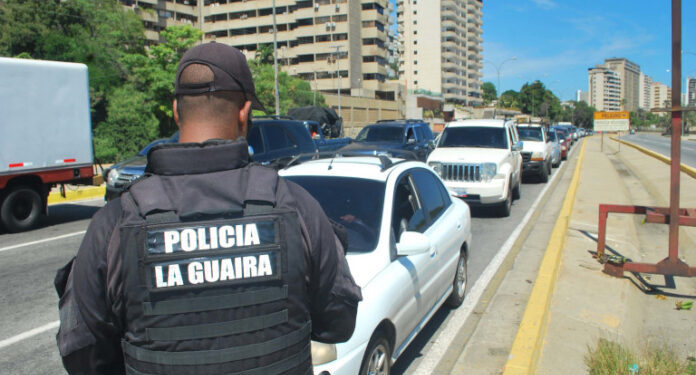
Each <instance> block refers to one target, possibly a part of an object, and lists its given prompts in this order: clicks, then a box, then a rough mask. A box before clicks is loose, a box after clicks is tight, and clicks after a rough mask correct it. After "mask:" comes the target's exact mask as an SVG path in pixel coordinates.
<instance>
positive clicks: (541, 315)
mask: <svg viewBox="0 0 696 375" xmlns="http://www.w3.org/2000/svg"><path fill="white" fill-rule="evenodd" d="M585 145H586V143H585V142H583V145H582V148H581V149H580V155H579V156H578V161H577V164H576V166H575V171H574V173H573V178H572V180H571V182H570V186H569V188H568V193H567V194H566V198H565V200H564V202H563V206H562V207H561V211H560V213H559V215H558V219H557V220H556V224H555V225H554V228H553V231H552V232H551V238H550V239H549V243H548V245H547V247H546V251H545V254H544V258H543V259H542V262H541V266H540V267H539V272H538V274H537V278H536V281H535V282H534V288H533V289H532V293H531V295H530V297H529V301H528V302H527V307H526V308H525V311H524V315H523V317H522V321H521V323H520V328H519V329H518V331H517V335H516V336H515V341H514V342H513V345H512V349H511V350H510V356H509V359H508V361H507V363H506V364H505V368H504V370H503V375H516V374H534V373H535V372H536V365H537V361H538V359H539V355H540V353H541V348H542V342H543V339H544V334H545V332H546V323H547V320H548V311H549V304H550V301H551V295H552V294H553V290H554V287H555V282H556V278H557V277H558V268H559V267H558V266H559V263H560V259H561V252H562V250H563V246H564V243H565V237H566V232H567V230H568V223H569V220H570V215H571V213H572V211H573V204H574V202H575V195H576V193H577V190H578V184H579V182H580V168H581V167H582V160H583V156H584V155H585Z"/></svg>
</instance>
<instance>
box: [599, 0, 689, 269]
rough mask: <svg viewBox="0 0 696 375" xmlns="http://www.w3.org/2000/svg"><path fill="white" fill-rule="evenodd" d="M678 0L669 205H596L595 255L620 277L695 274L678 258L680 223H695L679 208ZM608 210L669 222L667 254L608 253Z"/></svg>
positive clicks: (677, 3)
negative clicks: (632, 257) (630, 257)
mask: <svg viewBox="0 0 696 375" xmlns="http://www.w3.org/2000/svg"><path fill="white" fill-rule="evenodd" d="M681 5H682V4H681V0H672V108H671V109H668V111H669V112H671V114H672V140H671V147H672V150H671V164H670V199H669V207H645V206H624V205H611V204H600V205H599V223H598V226H599V230H598V236H597V259H598V260H599V261H600V262H601V263H604V272H605V273H607V274H609V275H612V276H616V277H623V273H624V272H625V271H629V272H642V273H652V274H661V275H672V276H685V277H696V267H690V266H689V265H688V264H686V263H685V262H684V261H682V260H681V259H679V226H680V225H684V226H693V227H696V209H681V208H679V187H680V172H681V170H680V166H681V130H682V126H681V125H682V110H683V109H682V108H681V70H682V64H681V53H682V50H681V47H682V36H681V34H682V27H681V26H682V11H681ZM610 212H615V213H624V214H638V215H645V220H646V222H648V223H661V224H668V225H669V255H668V257H667V258H665V259H663V260H662V261H660V262H659V263H657V264H649V263H633V262H630V261H627V260H626V259H625V258H622V257H607V256H606V254H605V253H604V248H605V244H606V242H605V241H606V229H607V217H608V215H609V213H610Z"/></svg>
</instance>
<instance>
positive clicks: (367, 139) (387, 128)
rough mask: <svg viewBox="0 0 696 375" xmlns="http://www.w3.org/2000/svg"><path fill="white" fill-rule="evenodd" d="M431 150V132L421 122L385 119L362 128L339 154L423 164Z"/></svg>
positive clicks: (425, 124)
mask: <svg viewBox="0 0 696 375" xmlns="http://www.w3.org/2000/svg"><path fill="white" fill-rule="evenodd" d="M433 148H435V145H434V141H433V132H432V131H431V130H430V126H428V123H426V122H424V121H422V120H389V121H379V122H378V123H376V124H372V125H367V126H365V127H364V128H363V129H362V130H361V131H360V133H358V135H357V137H355V140H354V142H353V143H351V144H350V145H348V146H345V147H343V148H341V149H340V150H339V152H345V153H348V152H350V153H355V154H374V155H378V154H384V155H387V156H393V157H398V158H404V159H417V160H420V161H423V162H425V160H426V159H427V158H428V155H429V154H430V152H431V151H432V150H433Z"/></svg>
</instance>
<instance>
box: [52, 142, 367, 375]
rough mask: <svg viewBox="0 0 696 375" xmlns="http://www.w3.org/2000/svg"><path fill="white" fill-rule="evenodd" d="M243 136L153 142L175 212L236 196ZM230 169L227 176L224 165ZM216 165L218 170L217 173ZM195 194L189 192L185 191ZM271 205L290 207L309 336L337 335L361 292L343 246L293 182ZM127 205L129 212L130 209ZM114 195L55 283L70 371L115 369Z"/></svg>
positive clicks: (117, 209) (155, 165)
mask: <svg viewBox="0 0 696 375" xmlns="http://www.w3.org/2000/svg"><path fill="white" fill-rule="evenodd" d="M248 160H249V154H248V146H247V143H246V142H244V141H238V142H229V141H209V142H206V143H203V144H193V143H192V144H176V145H167V146H164V147H157V148H155V149H153V150H152V151H150V154H149V155H148V167H147V171H148V172H149V173H153V174H157V175H160V176H162V178H163V181H165V182H166V183H165V184H164V186H165V188H166V189H165V190H166V194H167V195H168V196H169V197H170V199H171V200H172V202H173V203H174V204H175V205H176V206H177V207H176V208H177V212H179V214H181V213H186V212H205V211H206V210H214V209H219V208H220V207H221V205H225V204H229V202H230V201H235V202H243V197H244V193H245V192H246V186H242V185H243V184H244V183H245V181H246V179H245V178H244V177H245V176H243V175H242V174H243V173H246V172H247V171H248V170H247V168H245V167H246V166H247V164H248ZM230 170H233V171H234V172H235V173H233V174H232V176H237V175H238V176H239V178H230V173H229V171H230ZM216 172H220V173H219V174H218V173H216ZM191 197H197V199H190V198H191ZM276 207H278V208H290V209H295V210H297V212H298V214H299V217H300V222H301V223H300V224H301V227H302V237H303V240H304V243H305V257H306V262H307V269H308V270H310V271H311V272H310V274H308V275H306V282H307V284H308V290H309V292H310V295H311V306H309V310H310V312H311V318H312V338H313V339H314V340H317V341H322V342H328V343H332V342H342V341H346V340H348V339H349V338H350V336H351V335H352V333H353V329H354V327H355V318H356V314H357V305H358V301H360V300H361V299H362V296H361V293H360V288H359V287H358V286H357V285H356V284H355V282H354V280H353V278H352V276H351V274H350V270H349V269H348V264H347V262H346V259H345V256H344V253H343V248H342V246H341V244H340V242H339V241H338V239H337V238H336V236H335V234H334V232H333V229H332V226H331V224H330V222H329V221H328V219H327V217H326V215H325V214H324V212H323V210H322V209H321V207H320V206H319V204H318V202H317V201H316V200H315V199H314V198H312V197H311V196H310V195H309V193H307V192H306V191H305V190H304V189H302V188H301V187H300V186H299V185H297V184H295V183H292V182H290V181H286V180H283V179H280V181H279V183H278V189H277V193H276ZM132 214H134V213H130V215H132ZM128 215H129V213H127V212H124V211H123V210H122V209H121V203H120V199H116V200H114V201H112V202H109V204H107V205H106V206H105V207H103V208H102V209H100V210H99V211H98V212H97V213H96V214H95V215H94V217H93V219H92V222H91V223H90V225H89V228H88V229H87V233H86V234H85V237H84V239H83V241H82V244H81V246H80V249H79V251H78V253H77V256H76V258H75V260H74V263H73V266H72V272H70V274H69V276H68V277H67V279H66V280H63V281H62V282H61V280H60V279H61V277H60V276H61V275H60V272H59V275H58V277H57V279H56V286H57V288H58V290H59V291H61V292H62V293H60V294H61V301H60V306H61V308H60V310H61V327H60V330H59V333H58V336H57V339H58V346H59V350H60V353H61V356H62V357H63V363H64V365H65V367H66V369H67V370H68V372H69V373H71V374H97V373H98V374H123V373H124V367H123V355H122V353H121V347H120V340H121V335H122V329H121V326H122V323H120V322H121V321H122V320H123V319H124V316H123V314H122V312H123V308H124V301H123V299H122V295H123V293H122V285H123V283H122V280H120V275H121V272H120V267H121V266H122V264H121V260H120V259H121V258H120V256H119V254H117V253H118V247H119V231H118V227H119V226H120V224H121V223H122V222H124V221H126V222H127V221H128Z"/></svg>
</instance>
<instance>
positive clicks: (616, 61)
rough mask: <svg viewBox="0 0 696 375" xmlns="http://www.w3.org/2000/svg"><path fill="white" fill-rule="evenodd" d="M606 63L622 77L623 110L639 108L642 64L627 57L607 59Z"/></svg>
mask: <svg viewBox="0 0 696 375" xmlns="http://www.w3.org/2000/svg"><path fill="white" fill-rule="evenodd" d="M604 65H606V66H607V68H609V69H611V70H613V71H615V72H617V73H618V74H619V76H620V77H621V110H622V111H635V110H637V109H638V108H639V107H640V66H639V65H638V64H636V63H634V62H632V61H630V60H628V59H625V58H611V59H605V60H604Z"/></svg>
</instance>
